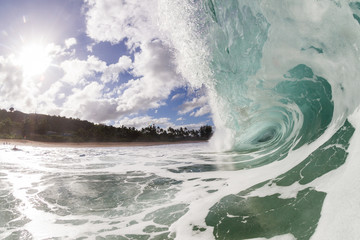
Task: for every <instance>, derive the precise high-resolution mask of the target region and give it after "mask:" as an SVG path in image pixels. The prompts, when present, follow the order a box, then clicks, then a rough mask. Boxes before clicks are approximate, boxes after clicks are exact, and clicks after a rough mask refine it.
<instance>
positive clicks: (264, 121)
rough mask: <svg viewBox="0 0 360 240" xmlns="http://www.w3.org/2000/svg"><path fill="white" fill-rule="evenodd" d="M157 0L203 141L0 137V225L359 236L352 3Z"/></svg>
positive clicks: (108, 233) (155, 233)
mask: <svg viewBox="0 0 360 240" xmlns="http://www.w3.org/2000/svg"><path fill="white" fill-rule="evenodd" d="M157 6H158V13H154V14H155V15H156V16H154V18H155V19H156V22H157V24H158V25H157V26H158V27H159V29H160V30H161V32H162V36H161V39H158V41H163V43H164V44H166V45H167V46H169V48H171V49H172V51H173V54H174V56H175V59H174V61H175V62H176V65H177V68H178V69H177V70H178V72H179V74H181V75H182V76H183V77H184V78H186V79H187V80H188V81H189V83H190V84H191V85H192V86H193V87H195V88H198V87H204V88H206V89H207V94H208V97H209V102H210V104H211V107H212V115H213V119H214V123H215V127H216V131H215V134H214V136H213V137H212V139H211V140H210V142H209V143H198V144H180V145H163V146H153V147H131V148H130V147H129V148H96V149H86V148H85V149H71V148H66V149H61V148H33V147H23V148H22V151H16V152H13V151H11V150H10V149H8V148H7V146H0V153H1V154H0V165H1V168H0V179H1V181H0V185H1V188H0V238H1V239H121V240H124V239H131V240H132V239H181V240H182V239H184V240H188V239H321V240H322V239H360V228H359V226H360V218H359V213H360V201H359V199H360V177H359V173H360V161H359V156H360V152H359V151H360V150H359V149H360V148H359V146H360V133H359V127H360V110H359V106H360V94H359V93H358V91H359V89H360V79H359V78H360V77H359V76H360V68H359V66H360V54H359V47H360V2H355V1H345V0H343V1H341V0H338V1H337V0H316V1H315V0H302V1H296V0H294V1H278V0H266V1H261V0H241V1H240V0H237V1H236V0H227V1H216V0H201V1H200V0H191V1H190V0H189V1H184V0H173V1H168V0H158V1H157Z"/></svg>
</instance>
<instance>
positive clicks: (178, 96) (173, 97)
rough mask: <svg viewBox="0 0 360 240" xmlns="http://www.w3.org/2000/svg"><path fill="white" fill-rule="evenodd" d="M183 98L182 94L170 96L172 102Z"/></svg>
mask: <svg viewBox="0 0 360 240" xmlns="http://www.w3.org/2000/svg"><path fill="white" fill-rule="evenodd" d="M184 96H185V94H184V93H178V94H175V95H174V96H172V98H171V101H174V100H176V99H179V98H182V97H184Z"/></svg>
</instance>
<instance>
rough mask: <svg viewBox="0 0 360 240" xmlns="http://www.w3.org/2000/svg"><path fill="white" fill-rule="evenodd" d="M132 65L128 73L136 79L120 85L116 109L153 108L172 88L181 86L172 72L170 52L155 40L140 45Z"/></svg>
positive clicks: (178, 78)
mask: <svg viewBox="0 0 360 240" xmlns="http://www.w3.org/2000/svg"><path fill="white" fill-rule="evenodd" d="M133 67H134V69H133V72H132V73H133V74H134V75H135V76H137V77H139V78H138V79H133V80H131V81H129V82H128V83H126V84H125V85H124V86H123V89H124V91H123V93H122V95H121V96H119V98H118V100H117V101H118V108H117V110H118V111H119V112H124V113H126V112H129V111H135V112H137V111H141V110H147V109H151V108H157V107H159V106H161V105H163V104H164V103H163V101H164V100H166V99H167V98H168V96H169V94H170V93H171V91H172V90H173V89H174V88H176V87H180V86H182V85H184V80H183V79H182V78H181V76H179V75H178V74H177V73H176V70H175V65H174V56H173V54H172V52H171V51H170V50H169V48H168V47H167V46H165V45H163V43H162V42H161V41H159V40H154V41H152V42H150V43H147V44H144V45H143V46H142V51H141V52H139V53H136V54H135V61H134V63H133Z"/></svg>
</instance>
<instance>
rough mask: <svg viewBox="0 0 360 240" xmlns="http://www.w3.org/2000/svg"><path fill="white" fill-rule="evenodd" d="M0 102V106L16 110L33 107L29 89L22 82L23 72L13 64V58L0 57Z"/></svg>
mask: <svg viewBox="0 0 360 240" xmlns="http://www.w3.org/2000/svg"><path fill="white" fill-rule="evenodd" d="M0 82H1V84H0V101H1V105H2V106H5V108H6V107H7V106H13V105H16V107H17V108H25V107H34V106H33V102H34V101H33V100H34V99H33V97H32V95H31V94H28V93H29V92H31V89H30V88H29V86H28V84H27V83H26V82H25V81H24V78H23V72H22V70H21V68H19V67H18V66H17V65H16V64H14V61H13V56H10V57H7V58H5V57H2V56H0Z"/></svg>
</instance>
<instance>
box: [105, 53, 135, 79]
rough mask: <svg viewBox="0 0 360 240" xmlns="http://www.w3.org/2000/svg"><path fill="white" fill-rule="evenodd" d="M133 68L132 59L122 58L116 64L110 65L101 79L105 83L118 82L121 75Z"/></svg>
mask: <svg viewBox="0 0 360 240" xmlns="http://www.w3.org/2000/svg"><path fill="white" fill-rule="evenodd" d="M130 68H132V61H131V58H130V57H128V56H121V57H120V58H119V61H118V62H117V63H115V64H111V65H109V66H108V67H107V68H106V69H105V70H104V73H103V75H102V77H101V81H102V82H104V83H108V82H117V81H118V77H119V74H120V73H122V72H125V71H127V70H129V69H130Z"/></svg>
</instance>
